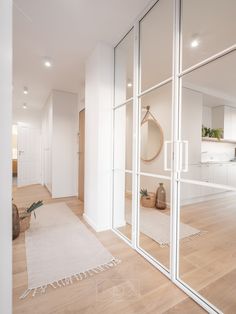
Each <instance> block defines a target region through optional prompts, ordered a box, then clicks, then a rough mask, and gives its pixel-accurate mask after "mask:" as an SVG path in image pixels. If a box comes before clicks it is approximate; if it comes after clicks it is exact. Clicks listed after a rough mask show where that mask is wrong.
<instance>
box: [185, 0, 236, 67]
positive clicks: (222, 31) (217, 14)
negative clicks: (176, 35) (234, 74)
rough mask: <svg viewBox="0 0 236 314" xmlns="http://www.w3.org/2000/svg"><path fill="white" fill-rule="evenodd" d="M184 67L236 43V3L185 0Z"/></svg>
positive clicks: (221, 0) (220, 0)
mask: <svg viewBox="0 0 236 314" xmlns="http://www.w3.org/2000/svg"><path fill="white" fill-rule="evenodd" d="M181 8H182V56H183V60H182V68H183V69H186V68H188V67H190V66H192V65H194V64H196V63H198V62H200V61H202V60H204V59H206V58H209V57H211V56H212V55H214V54H216V53H219V52H220V51H222V50H224V49H226V48H228V47H230V46H232V45H234V44H235V42H236V40H235V39H236V18H235V13H236V1H235V0H225V1H223V0H197V1H196V0H182V2H181Z"/></svg>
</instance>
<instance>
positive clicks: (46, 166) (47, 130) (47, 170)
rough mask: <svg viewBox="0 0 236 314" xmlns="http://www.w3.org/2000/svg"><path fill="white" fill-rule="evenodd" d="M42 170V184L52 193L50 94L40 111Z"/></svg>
mask: <svg viewBox="0 0 236 314" xmlns="http://www.w3.org/2000/svg"><path fill="white" fill-rule="evenodd" d="M42 172H43V182H42V183H43V184H45V185H46V187H47V189H48V190H49V191H50V192H51V193H52V95H50V96H49V97H48V99H47V101H46V103H45V106H44V108H43V113H42Z"/></svg>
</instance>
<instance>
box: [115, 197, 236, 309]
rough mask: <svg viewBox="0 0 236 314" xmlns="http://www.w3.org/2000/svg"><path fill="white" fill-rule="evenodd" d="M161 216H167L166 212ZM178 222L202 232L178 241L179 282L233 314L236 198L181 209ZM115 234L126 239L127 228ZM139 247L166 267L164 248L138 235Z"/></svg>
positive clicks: (205, 202) (235, 274)
mask: <svg viewBox="0 0 236 314" xmlns="http://www.w3.org/2000/svg"><path fill="white" fill-rule="evenodd" d="M127 204H129V202H126V206H127ZM162 213H165V214H167V215H169V210H168V209H167V210H164V211H162ZM180 219H181V222H182V223H185V224H188V225H190V226H192V227H195V228H197V229H199V230H201V231H204V232H203V234H202V235H201V236H199V237H196V238H193V239H183V240H181V241H180V263H179V264H180V278H181V279H182V280H183V281H184V282H186V283H187V284H188V285H189V286H190V287H192V288H193V289H194V290H196V291H198V292H199V293H200V294H201V295H202V296H204V297H205V298H206V299H207V300H209V301H210V302H211V303H212V304H214V305H215V306H216V307H218V308H219V309H220V310H221V311H222V312H224V313H229V314H232V313H236V194H234V193H231V192H229V193H224V194H222V197H221V198H217V199H212V200H208V201H204V202H199V203H196V204H191V205H185V206H182V207H181V217H180ZM119 230H120V231H121V232H122V233H123V234H124V235H126V236H127V237H130V235H131V226H130V225H129V224H126V226H125V227H122V228H119ZM140 246H141V247H142V248H143V249H144V250H145V251H147V252H148V253H149V254H151V255H152V256H154V257H155V258H156V259H157V260H159V261H160V262H161V263H162V264H163V265H165V266H166V267H169V248H168V247H164V248H162V247H160V246H159V245H158V243H157V242H155V241H154V240H152V239H151V238H149V237H147V236H146V235H145V234H142V233H140Z"/></svg>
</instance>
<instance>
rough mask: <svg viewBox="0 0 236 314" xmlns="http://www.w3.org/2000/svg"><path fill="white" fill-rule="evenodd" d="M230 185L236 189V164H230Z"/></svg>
mask: <svg viewBox="0 0 236 314" xmlns="http://www.w3.org/2000/svg"><path fill="white" fill-rule="evenodd" d="M228 185H230V186H233V187H235V188H236V162H231V163H230V164H228Z"/></svg>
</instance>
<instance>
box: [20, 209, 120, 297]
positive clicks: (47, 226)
mask: <svg viewBox="0 0 236 314" xmlns="http://www.w3.org/2000/svg"><path fill="white" fill-rule="evenodd" d="M36 216H37V218H36V219H34V217H32V219H31V225H30V229H29V230H28V231H26V234H25V246H26V258H27V271H28V289H27V290H26V291H25V292H24V293H23V294H22V296H21V297H20V298H22V299H23V298H25V297H26V296H27V295H28V294H30V293H32V295H33V296H35V294H36V293H44V292H45V291H46V288H47V287H48V286H52V287H53V288H57V287H63V286H65V285H68V284H71V283H73V281H75V280H82V279H85V278H87V277H88V276H92V275H95V274H96V273H100V272H102V271H104V270H107V269H110V268H111V267H113V266H115V265H117V264H118V263H119V262H120V261H119V260H118V259H116V258H114V257H113V256H112V255H111V254H110V253H109V252H108V251H107V249H105V248H104V246H103V245H102V244H101V243H100V242H99V241H98V240H97V238H96V237H95V236H94V235H93V233H92V232H91V231H90V230H89V229H88V228H87V227H86V226H85V225H84V224H83V223H82V222H81V221H80V219H79V218H78V217H77V216H76V215H75V214H74V213H73V212H72V211H71V210H70V208H69V207H68V206H67V205H66V204H65V203H55V204H49V205H44V206H42V207H40V208H39V209H37V213H36Z"/></svg>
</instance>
